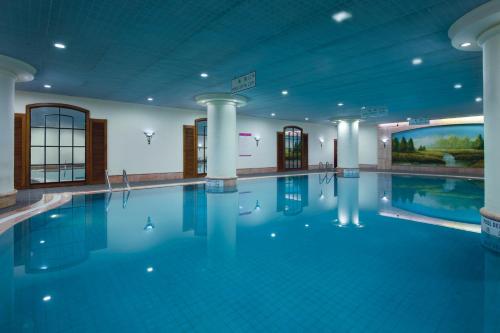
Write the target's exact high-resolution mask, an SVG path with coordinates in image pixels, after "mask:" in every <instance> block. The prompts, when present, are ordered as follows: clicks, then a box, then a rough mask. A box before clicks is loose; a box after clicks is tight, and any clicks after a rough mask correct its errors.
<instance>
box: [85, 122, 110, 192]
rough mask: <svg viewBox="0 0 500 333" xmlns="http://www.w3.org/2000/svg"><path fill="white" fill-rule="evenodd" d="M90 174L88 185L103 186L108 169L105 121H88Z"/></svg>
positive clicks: (106, 127)
mask: <svg viewBox="0 0 500 333" xmlns="http://www.w3.org/2000/svg"><path fill="white" fill-rule="evenodd" d="M89 123H90V145H89V146H90V149H89V155H90V156H89V157H90V158H89V159H88V162H89V163H90V168H88V170H90V174H89V175H88V183H90V184H104V183H105V182H106V169H107V168H108V126H107V125H108V123H107V120H105V119H90V122H89Z"/></svg>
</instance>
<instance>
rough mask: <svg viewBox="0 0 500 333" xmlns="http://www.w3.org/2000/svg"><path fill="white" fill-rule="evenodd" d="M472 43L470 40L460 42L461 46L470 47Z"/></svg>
mask: <svg viewBox="0 0 500 333" xmlns="http://www.w3.org/2000/svg"><path fill="white" fill-rule="evenodd" d="M471 45H472V43H470V42H465V43H462V44H460V47H469V46H471Z"/></svg>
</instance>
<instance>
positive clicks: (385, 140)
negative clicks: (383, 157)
mask: <svg viewBox="0 0 500 333" xmlns="http://www.w3.org/2000/svg"><path fill="white" fill-rule="evenodd" d="M382 142H383V144H384V148H385V147H386V146H387V142H389V139H388V138H383V139H382Z"/></svg>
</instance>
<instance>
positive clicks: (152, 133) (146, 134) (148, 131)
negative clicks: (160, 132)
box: [144, 130, 155, 145]
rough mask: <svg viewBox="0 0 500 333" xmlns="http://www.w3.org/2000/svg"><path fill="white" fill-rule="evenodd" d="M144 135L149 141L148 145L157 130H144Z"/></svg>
mask: <svg viewBox="0 0 500 333" xmlns="http://www.w3.org/2000/svg"><path fill="white" fill-rule="evenodd" d="M144 135H145V136H146V140H147V141H148V145H150V144H151V139H152V138H153V136H154V135H155V131H151V130H147V131H144Z"/></svg>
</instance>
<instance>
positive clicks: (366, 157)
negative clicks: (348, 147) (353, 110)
mask: <svg viewBox="0 0 500 333" xmlns="http://www.w3.org/2000/svg"><path fill="white" fill-rule="evenodd" d="M377 140H378V133H377V126H376V125H363V123H361V125H360V127H359V164H371V165H377V163H378V160H377V152H378V142H377Z"/></svg>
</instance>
